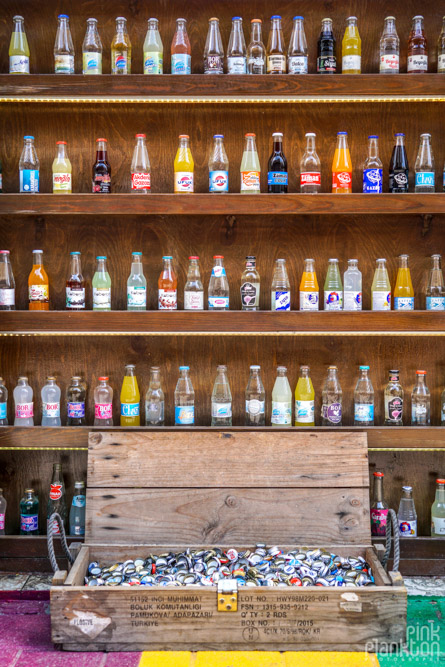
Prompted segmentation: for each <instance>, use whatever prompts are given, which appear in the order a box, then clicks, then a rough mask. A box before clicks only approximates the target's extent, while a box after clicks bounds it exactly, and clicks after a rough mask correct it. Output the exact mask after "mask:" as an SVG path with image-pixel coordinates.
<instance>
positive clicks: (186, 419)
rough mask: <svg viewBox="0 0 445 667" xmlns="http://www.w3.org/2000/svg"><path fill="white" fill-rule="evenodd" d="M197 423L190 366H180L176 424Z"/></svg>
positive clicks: (191, 424) (176, 395)
mask: <svg viewBox="0 0 445 667" xmlns="http://www.w3.org/2000/svg"><path fill="white" fill-rule="evenodd" d="M194 423H195V390H194V389H193V385H192V380H191V378H190V367H189V366H179V379H178V382H177V384H176V389H175V425H176V426H193V425H194Z"/></svg>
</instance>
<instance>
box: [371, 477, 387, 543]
mask: <svg viewBox="0 0 445 667" xmlns="http://www.w3.org/2000/svg"><path fill="white" fill-rule="evenodd" d="M373 475H374V497H373V500H372V503H371V535H373V536H374V537H385V535H386V521H387V517H388V503H386V502H385V500H384V498H383V477H384V474H383V473H382V472H375V473H373Z"/></svg>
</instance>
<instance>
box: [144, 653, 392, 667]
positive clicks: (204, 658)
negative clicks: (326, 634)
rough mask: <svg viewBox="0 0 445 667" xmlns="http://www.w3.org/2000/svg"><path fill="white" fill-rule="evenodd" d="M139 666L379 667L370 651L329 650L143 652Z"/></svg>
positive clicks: (375, 657)
mask: <svg viewBox="0 0 445 667" xmlns="http://www.w3.org/2000/svg"><path fill="white" fill-rule="evenodd" d="M139 667H379V661H378V659H377V656H375V655H374V654H373V653H349V652H345V653H340V652H330V651H327V652H326V651H295V652H287V653H279V652H278V651H198V653H189V652H188V651H144V652H143V653H142V657H141V660H140V663H139Z"/></svg>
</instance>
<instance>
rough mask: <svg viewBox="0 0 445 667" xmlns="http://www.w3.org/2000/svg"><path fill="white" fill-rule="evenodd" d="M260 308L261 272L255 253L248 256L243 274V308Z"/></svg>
mask: <svg viewBox="0 0 445 667" xmlns="http://www.w3.org/2000/svg"><path fill="white" fill-rule="evenodd" d="M259 309H260V274H259V273H258V271H257V268H256V257H255V255H248V256H247V257H246V268H245V269H244V271H243V274H242V276H241V310H259Z"/></svg>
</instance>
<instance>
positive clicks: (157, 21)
mask: <svg viewBox="0 0 445 667" xmlns="http://www.w3.org/2000/svg"><path fill="white" fill-rule="evenodd" d="M148 20H149V21H156V23H159V20H158V19H153V18H152V19H148Z"/></svg>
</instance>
